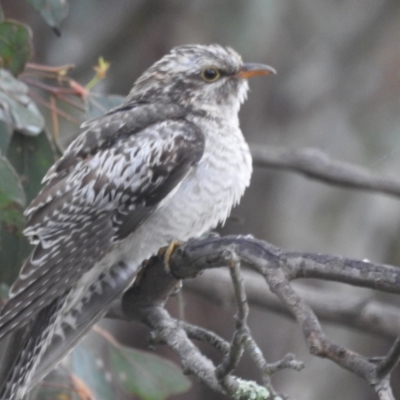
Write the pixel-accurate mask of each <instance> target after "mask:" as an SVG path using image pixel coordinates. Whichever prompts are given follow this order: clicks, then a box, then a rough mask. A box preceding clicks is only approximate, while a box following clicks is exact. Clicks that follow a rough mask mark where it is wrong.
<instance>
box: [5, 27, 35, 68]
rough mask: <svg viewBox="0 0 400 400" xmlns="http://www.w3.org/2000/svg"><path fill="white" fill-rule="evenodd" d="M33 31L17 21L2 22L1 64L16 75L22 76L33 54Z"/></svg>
mask: <svg viewBox="0 0 400 400" xmlns="http://www.w3.org/2000/svg"><path fill="white" fill-rule="evenodd" d="M31 37H32V34H31V30H30V29H29V27H28V26H26V25H24V24H21V23H19V22H16V21H10V20H6V21H3V22H0V64H1V67H2V68H5V69H7V70H9V71H11V72H12V73H13V74H14V75H18V74H20V73H21V72H22V71H23V70H24V68H25V64H26V63H27V62H28V61H29V60H30V58H31V54H32V44H31Z"/></svg>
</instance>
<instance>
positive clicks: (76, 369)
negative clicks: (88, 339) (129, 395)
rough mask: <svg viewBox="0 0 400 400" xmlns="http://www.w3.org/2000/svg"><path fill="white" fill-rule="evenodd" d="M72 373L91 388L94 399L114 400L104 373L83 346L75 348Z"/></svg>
mask: <svg viewBox="0 0 400 400" xmlns="http://www.w3.org/2000/svg"><path fill="white" fill-rule="evenodd" d="M71 366H72V372H73V373H74V374H75V375H77V376H78V377H79V378H80V379H81V380H82V381H83V382H84V383H85V385H87V386H88V387H89V388H90V391H91V392H92V393H93V395H94V398H96V399H101V400H114V399H115V395H114V393H113V388H112V385H111V384H110V382H109V381H108V380H107V379H106V375H105V374H104V371H103V370H101V369H100V368H99V365H98V363H96V359H95V357H94V356H93V355H92V354H91V352H90V351H89V350H88V349H86V348H85V347H84V346H83V345H81V344H80V345H78V346H77V347H75V349H74V351H73V352H72V354H71Z"/></svg>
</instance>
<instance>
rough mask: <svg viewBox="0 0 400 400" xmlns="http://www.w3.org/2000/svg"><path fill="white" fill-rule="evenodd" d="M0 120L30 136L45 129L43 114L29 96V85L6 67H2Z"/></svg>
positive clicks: (0, 75)
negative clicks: (15, 76) (14, 75)
mask: <svg viewBox="0 0 400 400" xmlns="http://www.w3.org/2000/svg"><path fill="white" fill-rule="evenodd" d="M0 120H1V121H4V122H5V123H7V124H8V125H10V127H11V129H12V130H18V131H20V132H22V133H24V134H25V135H29V136H36V135H38V134H39V133H40V132H42V131H43V129H44V119H43V116H42V114H41V113H40V111H39V110H38V108H37V106H36V104H35V103H34V102H33V101H32V100H31V98H30V97H29V96H28V88H27V86H26V85H25V84H24V83H23V82H21V81H19V80H18V79H16V78H14V77H13V76H12V75H11V74H10V73H9V72H8V71H6V70H4V69H0Z"/></svg>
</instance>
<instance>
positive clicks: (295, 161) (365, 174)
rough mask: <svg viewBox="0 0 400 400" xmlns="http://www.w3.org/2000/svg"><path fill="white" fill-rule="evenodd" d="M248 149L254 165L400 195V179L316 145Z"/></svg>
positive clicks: (352, 186) (322, 180) (340, 184)
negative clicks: (335, 156)
mask: <svg viewBox="0 0 400 400" xmlns="http://www.w3.org/2000/svg"><path fill="white" fill-rule="evenodd" d="M251 153H252V156H253V163H254V166H256V167H262V168H275V169H283V170H289V171H294V172H298V173H300V174H303V175H305V176H306V177H308V178H311V179H316V180H319V181H321V182H324V183H327V184H333V185H339V186H344V187H348V188H352V189H361V190H368V191H374V192H381V193H385V194H389V195H391V196H396V197H400V181H398V180H395V179H390V178H385V177H380V176H377V175H375V174H373V173H372V172H371V171H369V170H368V169H367V168H362V167H360V166H358V165H354V164H350V163H346V162H343V161H336V160H333V159H331V158H330V157H329V156H328V155H327V154H325V153H324V152H322V151H321V150H318V149H314V148H310V149H300V150H288V149H280V148H271V147H268V148H267V147H260V146H257V147H255V146H253V147H252V148H251Z"/></svg>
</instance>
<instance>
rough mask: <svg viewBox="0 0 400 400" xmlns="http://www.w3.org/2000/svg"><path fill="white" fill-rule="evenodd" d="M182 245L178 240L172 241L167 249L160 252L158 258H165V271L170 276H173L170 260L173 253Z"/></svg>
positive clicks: (163, 248) (164, 248)
mask: <svg viewBox="0 0 400 400" xmlns="http://www.w3.org/2000/svg"><path fill="white" fill-rule="evenodd" d="M181 244H182V242H180V241H178V240H174V241H172V242H171V243H170V244H169V245H168V246H167V247H162V248H161V249H160V250H159V251H158V256H159V257H163V258H164V266H165V270H166V272H167V273H168V274H169V275H173V274H172V273H171V265H170V260H171V256H172V253H173V252H174V251H175V250H176V249H177V248H178V247H179V246H180V245H181Z"/></svg>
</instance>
